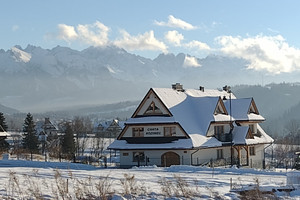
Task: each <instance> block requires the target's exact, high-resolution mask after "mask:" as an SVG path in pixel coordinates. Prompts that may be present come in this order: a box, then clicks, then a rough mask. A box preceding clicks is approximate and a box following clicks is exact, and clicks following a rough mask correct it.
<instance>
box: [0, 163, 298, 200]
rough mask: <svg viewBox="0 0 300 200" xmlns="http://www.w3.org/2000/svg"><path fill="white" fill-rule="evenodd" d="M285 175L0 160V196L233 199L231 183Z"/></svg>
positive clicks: (281, 179) (280, 182) (271, 182)
mask: <svg viewBox="0 0 300 200" xmlns="http://www.w3.org/2000/svg"><path fill="white" fill-rule="evenodd" d="M286 177H287V173H286V171H285V170H282V171H280V170H277V171H261V170H254V169H237V168H214V169H212V168H203V167H194V166H171V167H169V168H160V167H156V166H150V167H139V168H132V169H116V168H106V169H105V168H99V167H94V166H91V165H83V164H74V163H66V162H62V163H59V162H38V161H21V160H0V197H1V198H2V199H5V198H7V197H8V196H9V197H15V199H80V198H81V199H105V198H104V197H105V196H107V195H109V194H110V196H111V198H110V199H239V195H238V194H236V193H234V192H230V188H231V187H232V188H233V189H240V188H247V187H249V185H254V186H255V185H256V186H257V185H259V187H260V190H265V189H268V188H276V187H286ZM231 180H232V181H231ZM231 182H232V184H231ZM275 194H276V195H277V197H279V199H300V192H299V190H295V191H292V192H290V193H285V192H276V193H275ZM251 195H254V196H252V197H255V195H257V194H251ZM97 197H98V198H97ZM99 197H102V198H99ZM7 199H11V198H7ZM254 199H256V198H254Z"/></svg>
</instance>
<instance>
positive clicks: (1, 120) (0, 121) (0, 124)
mask: <svg viewBox="0 0 300 200" xmlns="http://www.w3.org/2000/svg"><path fill="white" fill-rule="evenodd" d="M7 128H8V127H7V125H6V122H5V117H4V115H3V113H2V112H0V132H5V131H7Z"/></svg>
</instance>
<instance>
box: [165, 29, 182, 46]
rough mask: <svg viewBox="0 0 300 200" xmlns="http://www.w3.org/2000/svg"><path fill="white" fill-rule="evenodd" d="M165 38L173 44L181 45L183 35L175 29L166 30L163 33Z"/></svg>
mask: <svg viewBox="0 0 300 200" xmlns="http://www.w3.org/2000/svg"><path fill="white" fill-rule="evenodd" d="M165 39H166V40H167V41H168V42H170V43H172V44H174V45H175V46H181V41H182V40H183V39H184V37H183V35H182V34H180V33H178V32H177V31H168V32H167V33H166V34H165Z"/></svg>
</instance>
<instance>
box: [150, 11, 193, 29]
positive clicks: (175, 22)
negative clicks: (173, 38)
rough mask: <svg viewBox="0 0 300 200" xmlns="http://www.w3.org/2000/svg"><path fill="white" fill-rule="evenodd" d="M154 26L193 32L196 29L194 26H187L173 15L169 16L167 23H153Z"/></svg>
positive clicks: (187, 24)
mask: <svg viewBox="0 0 300 200" xmlns="http://www.w3.org/2000/svg"><path fill="white" fill-rule="evenodd" d="M154 24H156V25H158V26H167V27H171V28H181V29H183V30H194V29H197V27H196V26H193V25H192V24H189V23H187V22H185V21H183V20H181V19H178V18H175V17H174V16H173V15H169V17H168V22H158V21H155V22H154Z"/></svg>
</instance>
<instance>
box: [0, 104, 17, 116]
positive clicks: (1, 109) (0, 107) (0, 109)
mask: <svg viewBox="0 0 300 200" xmlns="http://www.w3.org/2000/svg"><path fill="white" fill-rule="evenodd" d="M0 112H2V113H3V114H15V113H20V111H18V110H16V109H13V108H9V107H6V106H3V105H1V104H0Z"/></svg>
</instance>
